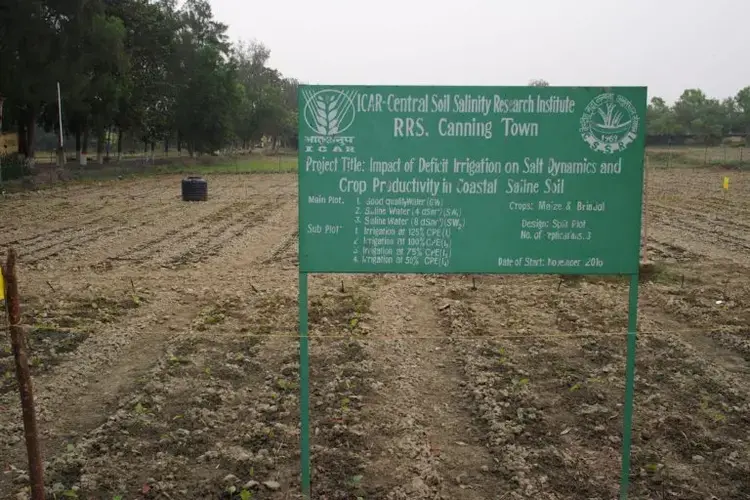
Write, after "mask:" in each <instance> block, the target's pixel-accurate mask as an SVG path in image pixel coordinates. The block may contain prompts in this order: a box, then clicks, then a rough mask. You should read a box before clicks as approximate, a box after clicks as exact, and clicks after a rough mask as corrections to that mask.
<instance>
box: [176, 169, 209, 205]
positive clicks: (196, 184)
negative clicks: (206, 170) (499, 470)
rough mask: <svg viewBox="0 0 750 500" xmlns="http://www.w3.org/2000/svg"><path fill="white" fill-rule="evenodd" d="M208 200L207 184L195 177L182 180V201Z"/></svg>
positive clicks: (200, 178) (191, 176)
mask: <svg viewBox="0 0 750 500" xmlns="http://www.w3.org/2000/svg"><path fill="white" fill-rule="evenodd" d="M207 199H208V182H206V180H205V179H203V178H202V177H199V176H197V175H190V176H188V178H187V179H182V200H183V201H206V200H207Z"/></svg>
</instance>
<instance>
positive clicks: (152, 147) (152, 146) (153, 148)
mask: <svg viewBox="0 0 750 500" xmlns="http://www.w3.org/2000/svg"><path fill="white" fill-rule="evenodd" d="M154 158H156V142H155V141H151V160H152V161H153V159H154Z"/></svg>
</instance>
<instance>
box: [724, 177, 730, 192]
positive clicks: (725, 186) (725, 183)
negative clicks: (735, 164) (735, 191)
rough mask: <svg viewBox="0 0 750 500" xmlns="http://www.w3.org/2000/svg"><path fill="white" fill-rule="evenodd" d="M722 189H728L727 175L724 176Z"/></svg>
mask: <svg viewBox="0 0 750 500" xmlns="http://www.w3.org/2000/svg"><path fill="white" fill-rule="evenodd" d="M724 189H725V190H727V191H728V190H729V177H724Z"/></svg>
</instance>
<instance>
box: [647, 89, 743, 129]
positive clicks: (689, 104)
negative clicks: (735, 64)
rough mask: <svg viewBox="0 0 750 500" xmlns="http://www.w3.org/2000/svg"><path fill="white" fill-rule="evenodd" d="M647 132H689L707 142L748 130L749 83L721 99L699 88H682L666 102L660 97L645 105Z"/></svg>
mask: <svg viewBox="0 0 750 500" xmlns="http://www.w3.org/2000/svg"><path fill="white" fill-rule="evenodd" d="M646 122H647V124H648V133H649V134H650V135H690V136H695V137H698V138H700V139H702V140H703V141H706V142H711V141H712V140H716V139H720V138H722V137H726V136H728V135H747V134H749V133H750V86H748V87H745V88H743V89H742V90H740V91H739V92H737V94H736V95H735V96H733V97H727V98H725V99H723V100H719V99H714V98H710V97H708V96H707V95H706V94H705V93H704V92H703V91H702V90H700V89H686V90H685V91H684V92H683V93H682V95H681V96H680V97H679V99H677V101H675V103H674V104H673V105H672V106H669V105H668V104H667V103H666V102H665V101H664V99H662V98H661V97H653V98H651V102H650V103H649V105H648V116H647V117H646Z"/></svg>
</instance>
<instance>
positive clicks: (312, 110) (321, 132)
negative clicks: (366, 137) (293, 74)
mask: <svg viewBox="0 0 750 500" xmlns="http://www.w3.org/2000/svg"><path fill="white" fill-rule="evenodd" d="M302 95H303V97H304V98H305V107H304V109H303V110H302V116H303V117H304V120H305V123H306V124H307V126H308V127H309V128H310V130H312V134H310V135H308V136H307V137H306V138H305V152H306V153H354V137H351V136H349V137H347V136H344V135H343V133H344V132H346V131H347V130H348V129H349V127H351V126H352V124H353V123H354V115H355V108H354V100H355V98H356V96H357V92H356V91H353V90H352V91H348V92H344V91H341V90H336V89H324V90H317V91H315V90H307V89H305V90H303V91H302Z"/></svg>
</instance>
